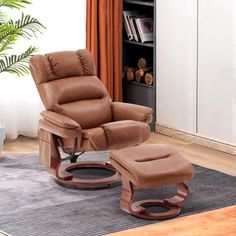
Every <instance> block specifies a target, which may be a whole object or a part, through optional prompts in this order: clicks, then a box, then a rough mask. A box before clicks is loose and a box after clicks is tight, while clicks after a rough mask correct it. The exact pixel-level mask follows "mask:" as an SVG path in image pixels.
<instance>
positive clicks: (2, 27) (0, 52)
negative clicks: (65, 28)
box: [0, 0, 44, 153]
mask: <svg viewBox="0 0 236 236" xmlns="http://www.w3.org/2000/svg"><path fill="white" fill-rule="evenodd" d="M28 4H31V2H29V1H27V0H0V73H3V72H6V73H12V74H16V75H17V76H23V75H26V74H28V73H29V68H28V62H29V58H30V56H31V55H32V54H33V53H34V52H36V51H37V48H36V47H33V46H29V47H28V48H27V49H26V50H25V51H23V52H22V53H21V54H18V55H16V54H14V48H13V46H14V45H15V44H16V43H17V41H18V40H19V39H21V38H26V39H29V40H30V39H31V38H32V37H35V36H36V34H37V33H38V32H41V29H43V28H44V26H43V25H42V24H41V23H40V22H39V21H38V20H37V19H35V18H33V17H32V16H30V15H24V14H23V12H22V13H21V18H20V19H18V20H16V21H14V20H12V19H10V18H9V17H8V15H7V14H6V12H4V9H5V10H6V8H9V9H16V10H19V11H21V9H22V8H24V7H25V6H26V5H28ZM5 133H6V127H5V125H4V124H1V123H0V153H1V150H2V146H3V142H4V139H5Z"/></svg>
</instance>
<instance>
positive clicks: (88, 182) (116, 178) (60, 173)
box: [41, 133, 120, 188]
mask: <svg viewBox="0 0 236 236" xmlns="http://www.w3.org/2000/svg"><path fill="white" fill-rule="evenodd" d="M47 135H48V147H47V150H49V152H48V153H47V155H46V157H47V159H46V162H45V163H44V164H46V166H47V167H48V172H49V173H50V174H52V175H53V176H54V178H55V181H56V183H58V184H60V185H62V186H64V187H70V188H75V187H104V186H108V185H111V184H114V183H118V182H120V175H119V174H118V172H117V171H116V170H115V169H114V168H113V167H112V166H111V165H110V164H109V163H102V162H84V161H83V162H76V163H63V162H62V159H61V156H60V152H59V150H58V145H57V140H56V137H55V136H54V135H52V134H50V133H47ZM72 154H73V155H74V154H75V153H72ZM41 155H42V156H43V153H42V154H41ZM73 155H71V157H72V158H73ZM90 167H92V168H100V169H106V170H110V171H113V172H114V174H113V175H112V176H109V177H106V178H100V179H78V178H75V177H74V176H73V174H72V173H71V172H70V171H72V170H76V169H80V168H90Z"/></svg>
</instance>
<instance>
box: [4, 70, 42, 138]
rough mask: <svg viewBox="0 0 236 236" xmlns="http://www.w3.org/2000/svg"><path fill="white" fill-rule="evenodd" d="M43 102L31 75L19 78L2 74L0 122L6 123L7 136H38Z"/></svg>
mask: <svg viewBox="0 0 236 236" xmlns="http://www.w3.org/2000/svg"><path fill="white" fill-rule="evenodd" d="M43 109H44V108H43V104H42V102H41V99H40V97H39V95H38V91H37V89H36V87H35V85H34V82H33V79H32V78H31V76H27V77H23V78H20V77H19V78H18V77H16V76H13V75H9V74H6V73H1V74H0V123H3V124H5V125H6V134H7V138H9V139H15V138H17V136H18V135H24V136H28V137H37V135H38V121H39V118H40V112H41V111H42V110H43Z"/></svg>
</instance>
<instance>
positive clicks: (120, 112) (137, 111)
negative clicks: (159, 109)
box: [111, 102, 153, 123]
mask: <svg viewBox="0 0 236 236" xmlns="http://www.w3.org/2000/svg"><path fill="white" fill-rule="evenodd" d="M111 107H112V116H113V121H119V120H135V121H141V122H144V123H151V122H152V112H153V110H152V109H151V108H149V107H145V106H140V105H135V104H130V103H123V102H112V103H111Z"/></svg>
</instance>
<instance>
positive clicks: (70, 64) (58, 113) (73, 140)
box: [30, 50, 152, 186]
mask: <svg viewBox="0 0 236 236" xmlns="http://www.w3.org/2000/svg"><path fill="white" fill-rule="evenodd" d="M30 71H31V74H32V76H33V79H34V81H35V84H36V86H37V89H38V91H39V94H40V96H41V99H42V101H43V104H44V106H45V111H43V112H42V113H41V115H42V119H41V120H40V121H39V157H40V162H41V163H42V164H44V165H45V166H46V167H47V168H48V171H49V172H50V173H51V174H53V175H54V177H55V179H56V180H57V182H59V183H60V184H66V185H68V184H69V185H71V186H102V185H106V184H111V183H114V182H117V181H119V175H118V174H117V173H116V174H114V175H113V176H110V177H107V178H103V179H95V180H91V179H77V178H75V177H74V176H73V175H72V173H71V171H72V170H73V169H76V168H88V167H97V168H105V169H109V170H114V168H113V167H112V166H111V165H110V164H109V163H106V164H103V163H102V162H101V163H100V162H91V161H90V162H80V161H78V162H77V158H78V156H79V155H78V153H80V154H81V153H83V152H85V151H101V150H113V149H121V148H124V147H129V146H134V145H139V144H140V143H142V142H144V141H146V140H147V139H148V138H149V135H150V129H149V125H148V124H147V123H149V122H151V120H152V109H150V108H148V107H144V106H139V105H134V104H128V103H121V102H112V101H111V98H110V96H109V94H108V92H107V90H106V88H105V87H104V85H103V84H102V82H101V81H100V80H99V79H98V78H97V77H96V75H95V65H94V61H93V58H92V56H91V54H90V53H89V52H88V51H87V50H77V51H64V52H54V53H49V54H46V55H35V56H32V57H31V59H30ZM59 147H62V149H63V150H64V151H65V152H66V153H68V154H69V158H68V159H69V160H70V162H71V163H65V162H64V161H63V159H62V157H61V155H60V151H59Z"/></svg>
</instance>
